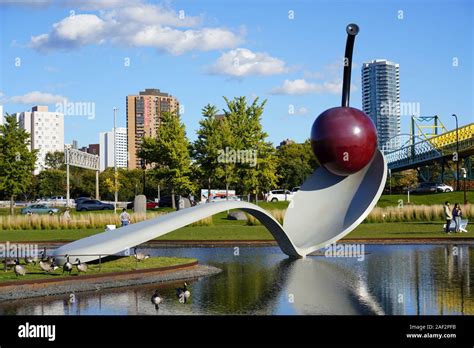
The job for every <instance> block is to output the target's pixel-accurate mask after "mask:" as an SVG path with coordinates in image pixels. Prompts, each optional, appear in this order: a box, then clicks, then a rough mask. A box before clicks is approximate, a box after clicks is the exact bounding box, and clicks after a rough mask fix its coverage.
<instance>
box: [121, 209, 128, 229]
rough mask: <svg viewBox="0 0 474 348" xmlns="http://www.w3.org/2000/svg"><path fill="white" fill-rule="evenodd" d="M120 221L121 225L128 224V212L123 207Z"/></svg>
mask: <svg viewBox="0 0 474 348" xmlns="http://www.w3.org/2000/svg"><path fill="white" fill-rule="evenodd" d="M120 222H121V224H122V227H124V226H127V225H129V224H130V214H129V213H127V209H125V208H123V210H122V213H121V214H120Z"/></svg>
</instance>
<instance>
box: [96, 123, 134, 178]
mask: <svg viewBox="0 0 474 348" xmlns="http://www.w3.org/2000/svg"><path fill="white" fill-rule="evenodd" d="M115 136H116V140H115V144H116V150H115V151H114V131H113V130H112V131H111V132H101V133H99V151H100V171H104V170H105V169H106V168H108V167H113V166H114V165H115V162H114V152H115V160H116V161H117V167H118V168H127V159H128V151H127V128H123V127H117V128H116V132H115Z"/></svg>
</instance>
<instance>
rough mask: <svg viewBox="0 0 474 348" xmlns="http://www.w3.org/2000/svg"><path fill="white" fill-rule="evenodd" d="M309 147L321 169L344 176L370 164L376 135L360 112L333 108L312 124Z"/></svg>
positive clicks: (372, 126) (371, 125)
mask: <svg viewBox="0 0 474 348" xmlns="http://www.w3.org/2000/svg"><path fill="white" fill-rule="evenodd" d="M311 147H312V148H313V152H314V154H315V155H316V157H317V158H318V160H319V163H321V165H322V166H323V167H324V168H326V169H327V170H329V171H330V172H331V173H333V174H336V175H344V176H345V175H349V174H353V173H355V172H358V171H359V170H361V169H362V168H364V167H365V166H366V165H367V164H368V163H369V162H370V160H371V159H372V157H373V156H374V153H375V149H376V147H377V131H376V129H375V126H374V124H373V123H372V120H371V119H370V118H369V117H368V116H367V115H366V114H365V113H363V112H362V111H360V110H358V109H355V108H351V107H336V108H332V109H328V110H326V111H324V112H323V113H322V114H321V115H319V117H318V118H317V119H316V121H314V123H313V128H312V129H311Z"/></svg>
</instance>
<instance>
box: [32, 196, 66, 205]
mask: <svg viewBox="0 0 474 348" xmlns="http://www.w3.org/2000/svg"><path fill="white" fill-rule="evenodd" d="M67 202H68V201H67V199H66V197H63V196H53V197H46V198H41V199H37V200H36V202H35V203H36V204H44V205H52V206H59V207H65V206H66V205H68V204H67ZM73 203H74V200H73V199H69V205H72V204H73Z"/></svg>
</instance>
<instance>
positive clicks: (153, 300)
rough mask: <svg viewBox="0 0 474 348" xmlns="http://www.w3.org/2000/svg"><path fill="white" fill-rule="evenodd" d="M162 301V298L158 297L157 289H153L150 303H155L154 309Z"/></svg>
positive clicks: (157, 307)
mask: <svg viewBox="0 0 474 348" xmlns="http://www.w3.org/2000/svg"><path fill="white" fill-rule="evenodd" d="M161 302H163V299H162V298H161V297H160V294H159V293H158V290H155V293H154V294H153V295H152V296H151V303H153V304H154V305H155V309H156V310H158V309H159V305H160V303H161Z"/></svg>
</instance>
